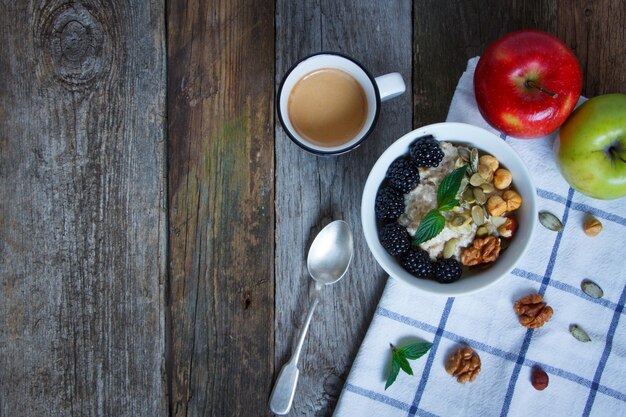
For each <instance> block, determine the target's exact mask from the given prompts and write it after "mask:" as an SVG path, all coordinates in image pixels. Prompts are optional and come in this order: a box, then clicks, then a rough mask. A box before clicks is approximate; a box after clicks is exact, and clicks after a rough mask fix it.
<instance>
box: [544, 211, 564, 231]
mask: <svg viewBox="0 0 626 417" xmlns="http://www.w3.org/2000/svg"><path fill="white" fill-rule="evenodd" d="M539 221H540V222H541V224H542V225H543V226H544V227H545V228H546V229H548V230H552V231H553V232H560V231H561V230H563V223H561V221H560V220H559V218H558V217H556V216H555V215H554V214H552V213H550V212H549V211H540V212H539Z"/></svg>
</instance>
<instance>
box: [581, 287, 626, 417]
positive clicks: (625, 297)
mask: <svg viewBox="0 0 626 417" xmlns="http://www.w3.org/2000/svg"><path fill="white" fill-rule="evenodd" d="M625 302H626V286H624V289H623V290H622V296H621V297H620V299H619V302H618V305H617V308H616V309H615V313H613V319H612V320H611V325H610V326H609V331H608V333H607V336H606V344H605V345H604V351H603V352H602V358H600V363H599V364H598V367H597V368H596V373H595V375H594V376H593V383H592V384H591V390H590V391H589V397H587V403H586V404H585V411H584V413H583V414H584V415H589V413H590V412H591V407H593V402H594V401H595V399H596V392H597V391H598V386H599V385H600V378H602V373H603V372H604V367H605V366H606V362H607V360H608V359H609V355H610V353H611V349H612V348H613V336H614V335H615V329H616V328H617V323H618V322H619V318H620V317H621V315H622V311H623V310H624V303H625Z"/></svg>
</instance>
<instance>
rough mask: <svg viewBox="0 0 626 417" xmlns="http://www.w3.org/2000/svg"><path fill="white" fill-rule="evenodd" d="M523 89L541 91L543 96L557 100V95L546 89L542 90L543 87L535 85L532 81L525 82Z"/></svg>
mask: <svg viewBox="0 0 626 417" xmlns="http://www.w3.org/2000/svg"><path fill="white" fill-rule="evenodd" d="M524 87H526V88H534V89H536V90H539V91H541V92H542V93H544V94H547V95H549V96H550V97H552V98H557V97H558V96H559V95H558V94H557V93H555V92H553V91H550V90H548V89H546V88H543V87H541V86H539V85H537V84H536V83H535V82H534V81H531V80H526V81H525V82H524Z"/></svg>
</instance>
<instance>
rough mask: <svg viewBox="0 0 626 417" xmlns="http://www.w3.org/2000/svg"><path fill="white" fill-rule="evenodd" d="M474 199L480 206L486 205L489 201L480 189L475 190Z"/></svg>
mask: <svg viewBox="0 0 626 417" xmlns="http://www.w3.org/2000/svg"><path fill="white" fill-rule="evenodd" d="M474 197H475V198H476V202H477V203H478V204H480V205H483V204H485V202H486V201H487V197H486V196H485V193H484V192H483V190H481V189H480V188H474Z"/></svg>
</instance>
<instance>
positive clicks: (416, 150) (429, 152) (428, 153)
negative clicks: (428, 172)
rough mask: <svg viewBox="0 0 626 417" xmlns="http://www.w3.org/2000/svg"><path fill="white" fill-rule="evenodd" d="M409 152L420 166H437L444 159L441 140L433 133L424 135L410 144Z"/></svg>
mask: <svg viewBox="0 0 626 417" xmlns="http://www.w3.org/2000/svg"><path fill="white" fill-rule="evenodd" d="M409 154H410V155H411V158H412V159H413V162H414V163H415V164H416V165H417V166H419V167H426V168H428V167H436V166H437V165H439V163H440V162H441V160H442V159H443V151H442V150H441V148H440V147H439V142H438V141H437V140H436V139H435V138H434V137H432V135H428V136H422V137H421V138H418V139H417V140H416V141H415V142H413V143H412V144H411V146H409Z"/></svg>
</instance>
